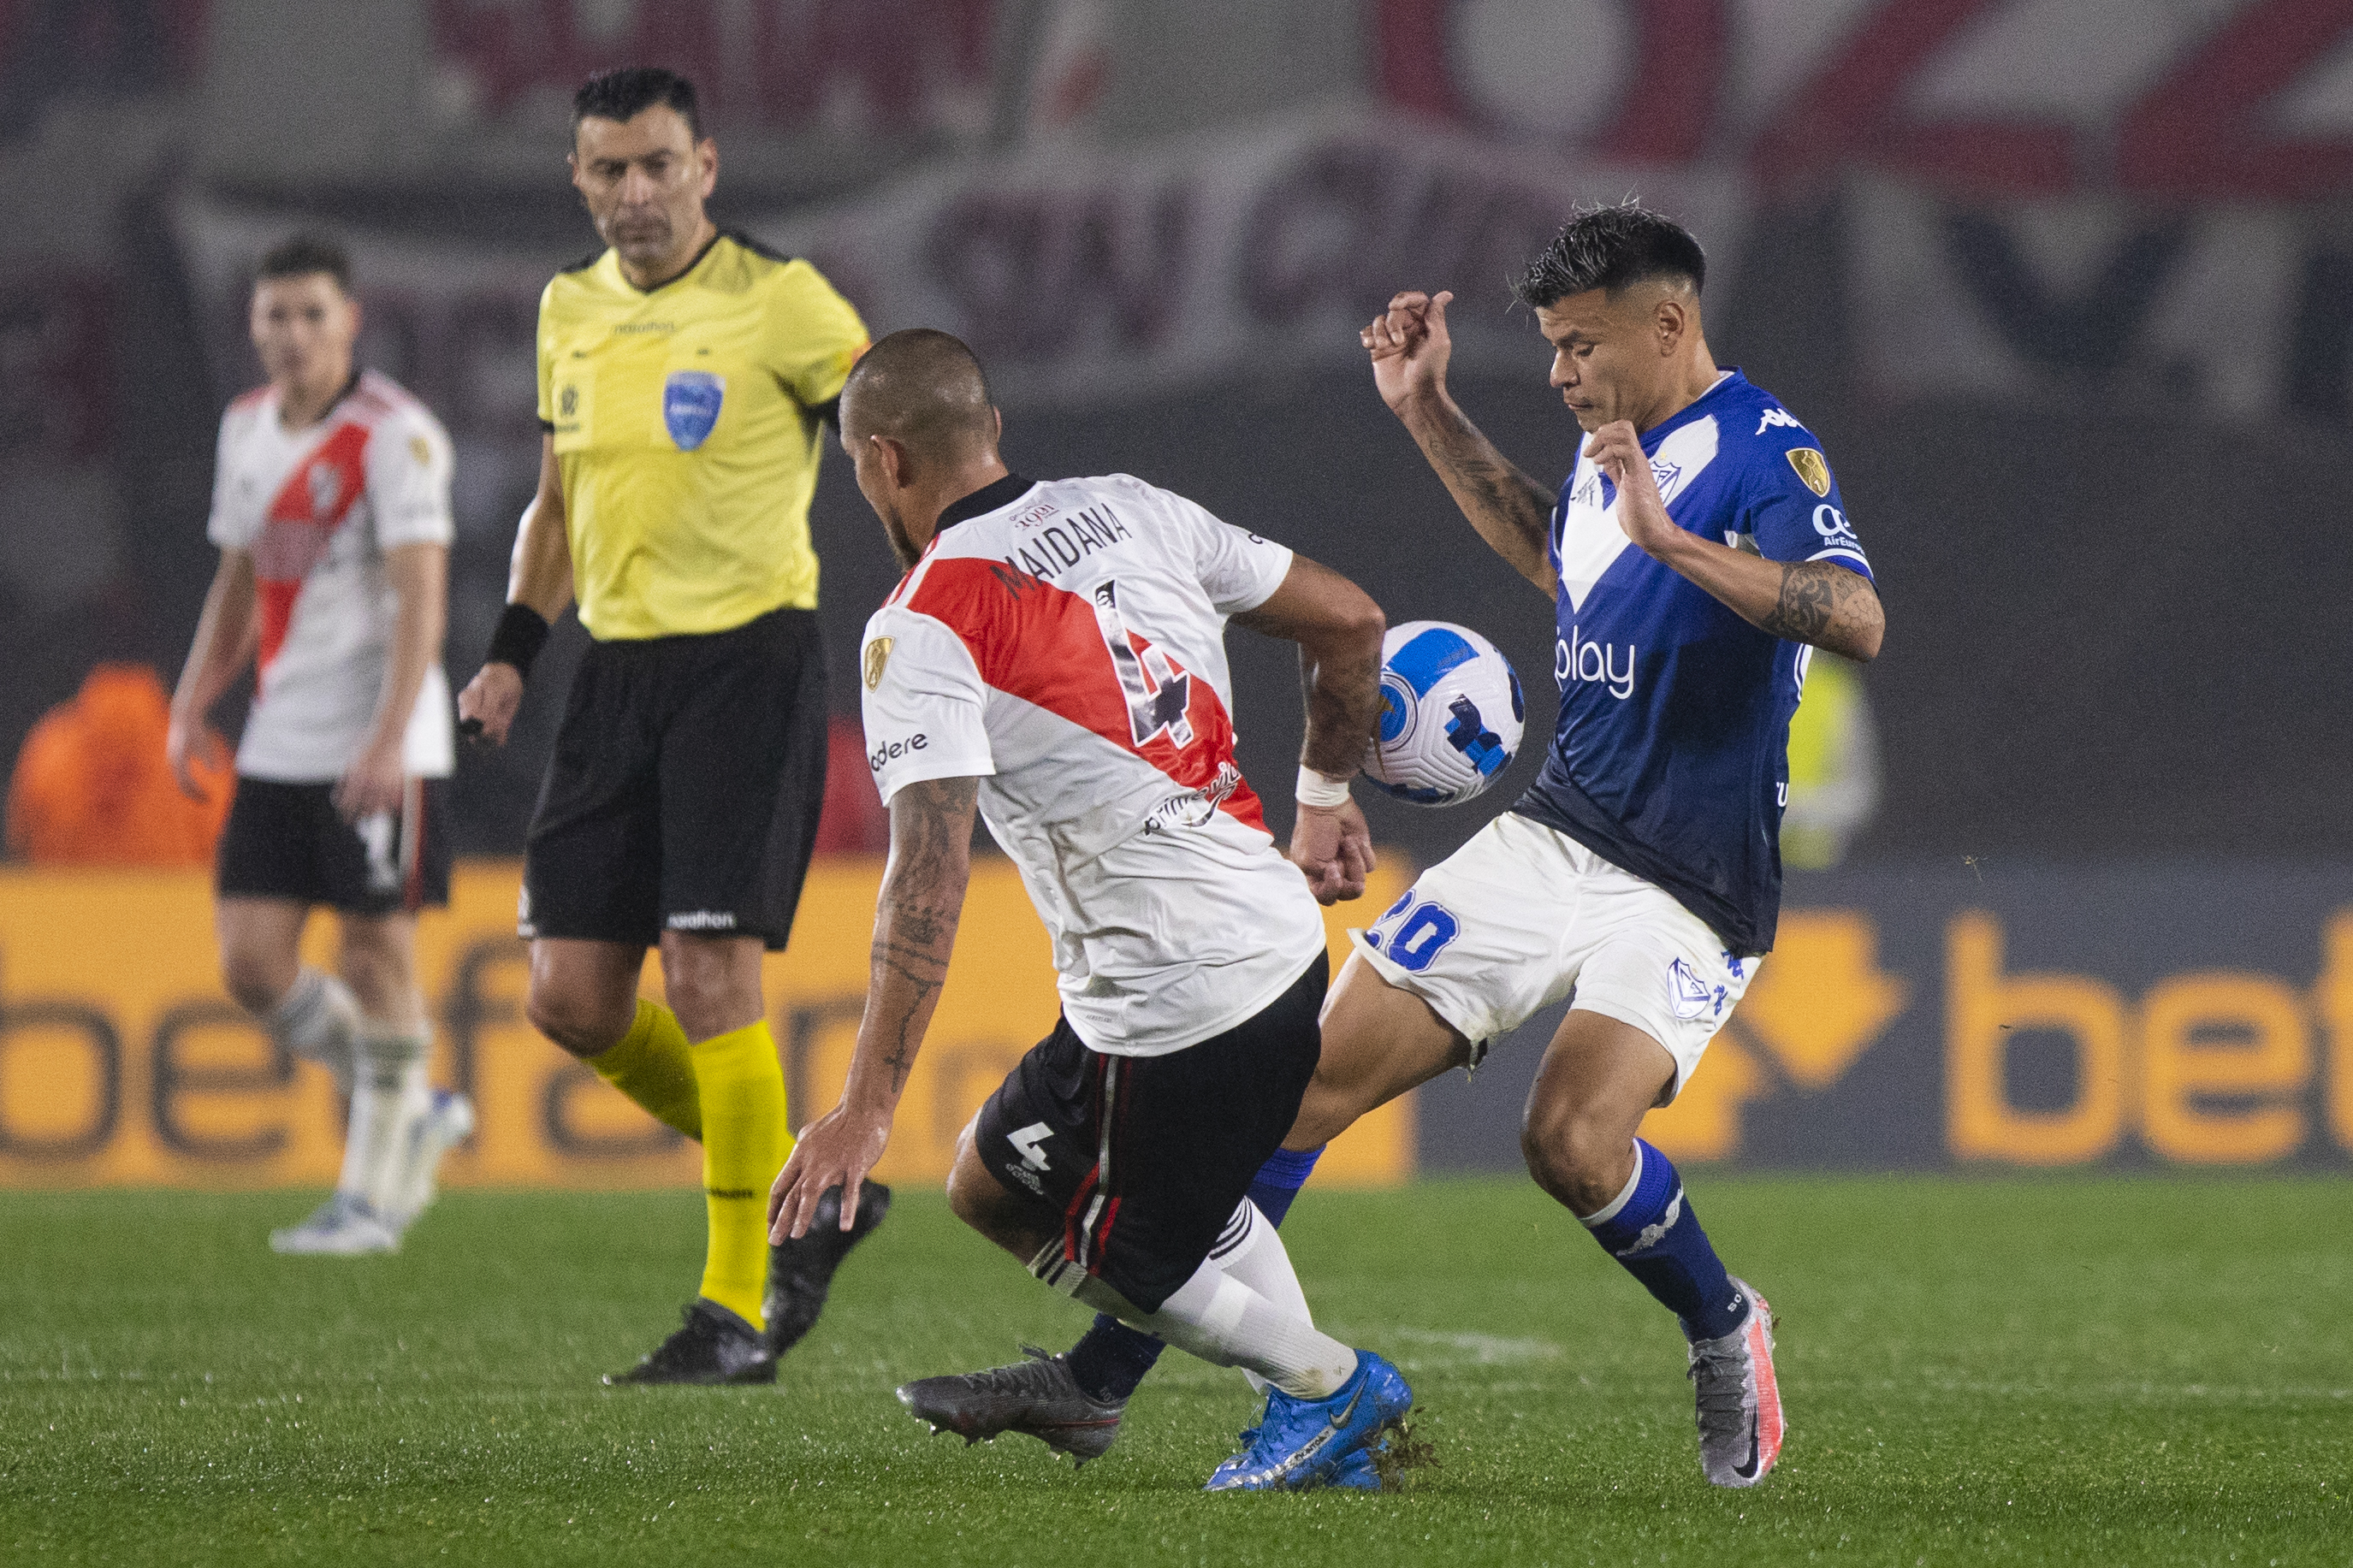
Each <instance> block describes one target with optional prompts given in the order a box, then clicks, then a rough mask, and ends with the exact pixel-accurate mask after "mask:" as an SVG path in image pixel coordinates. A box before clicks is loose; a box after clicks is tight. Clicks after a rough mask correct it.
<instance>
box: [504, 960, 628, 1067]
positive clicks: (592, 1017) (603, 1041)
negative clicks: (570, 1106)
mask: <svg viewBox="0 0 2353 1568" xmlns="http://www.w3.org/2000/svg"><path fill="white" fill-rule="evenodd" d="M522 1010H523V1016H525V1017H526V1018H529V1019H530V1020H531V1026H532V1027H533V1028H534V1029H537V1030H538V1031H539V1032H540V1033H541V1034H543V1035H545V1036H546V1037H548V1038H549V1039H551V1040H554V1042H555V1043H556V1044H557V1045H559V1046H561V1047H564V1048H565V1050H567V1051H569V1052H571V1053H572V1054H573V1055H574V1056H575V1057H593V1056H596V1055H599V1054H600V1053H602V1052H605V1051H607V1050H610V1049H611V1048H612V1047H614V1046H615V1045H617V1044H618V1043H619V1041H620V1038H621V1037H622V1036H624V1035H626V1034H628V1032H629V1025H630V1024H631V1022H633V1021H634V1020H635V1017H636V1007H635V1005H634V1004H633V1005H632V1006H631V1008H630V1015H629V1016H628V1017H626V1018H621V1017H617V1016H616V1015H615V1014H614V1013H613V1011H612V1009H611V1008H609V1007H608V1006H607V1005H606V1004H605V1000H604V998H602V997H598V996H586V995H583V994H580V993H579V992H577V991H575V990H570V989H567V988H565V987H563V986H560V985H554V984H545V983H543V981H542V980H541V979H540V977H539V976H538V975H536V974H534V975H533V976H532V984H531V990H530V992H529V993H528V994H526V995H525V996H524V997H523V1005H522Z"/></svg>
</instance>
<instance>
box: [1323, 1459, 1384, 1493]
mask: <svg viewBox="0 0 2353 1568" xmlns="http://www.w3.org/2000/svg"><path fill="white" fill-rule="evenodd" d="M1324 1485H1326V1486H1331V1487H1338V1488H1341V1489H1344V1490H1346V1491H1357V1492H1377V1491H1378V1490H1380V1489H1381V1472H1380V1471H1379V1469H1378V1468H1376V1467H1375V1466H1374V1464H1373V1451H1372V1450H1371V1449H1370V1448H1358V1449H1357V1450H1356V1452H1354V1453H1352V1454H1350V1455H1349V1456H1348V1457H1347V1458H1345V1459H1343V1460H1341V1461H1340V1468H1338V1469H1336V1470H1335V1471H1333V1472H1332V1479H1330V1480H1328V1481H1326V1482H1324Z"/></svg>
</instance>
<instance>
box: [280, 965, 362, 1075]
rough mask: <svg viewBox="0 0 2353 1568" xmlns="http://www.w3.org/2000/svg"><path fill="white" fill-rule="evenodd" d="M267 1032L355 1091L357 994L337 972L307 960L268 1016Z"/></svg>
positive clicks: (357, 1031)
mask: <svg viewBox="0 0 2353 1568" xmlns="http://www.w3.org/2000/svg"><path fill="white" fill-rule="evenodd" d="M268 1024H269V1037H270V1038H271V1039H273V1040H276V1041H277V1042H278V1043H279V1044H280V1045H281V1046H284V1047H286V1048H287V1049H288V1050H290V1051H291V1052H293V1053H294V1054H295V1055H296V1056H298V1057H301V1058H302V1059H304V1060H305V1061H313V1062H317V1063H319V1064H320V1065H321V1066H322V1067H324V1068H326V1069H327V1070H328V1071H329V1072H331V1073H333V1074H334V1075H335V1087H336V1088H337V1089H341V1090H343V1092H344V1093H345V1094H349V1093H350V1092H351V1091H352V1052H353V1041H354V1040H355V1039H356V1038H357V1037H358V1035H359V1028H360V1004H359V998H357V997H356V996H353V994H352V990H351V987H350V986H348V985H345V984H343V982H342V981H340V980H338V979H336V978H335V977H334V976H333V975H332V974H328V973H323V972H322V971H320V970H316V969H312V968H311V966H310V965H308V964H304V965H303V966H302V968H301V969H300V970H299V971H297V972H296V973H295V975H294V984H291V985H290V986H288V987H287V988H286V994H285V995H284V996H283V997H282V998H280V1001H279V1004H278V1008H277V1011H275V1012H273V1013H271V1014H270V1015H269V1019H268Z"/></svg>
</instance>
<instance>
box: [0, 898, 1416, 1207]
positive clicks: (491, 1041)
mask: <svg viewBox="0 0 2353 1568" xmlns="http://www.w3.org/2000/svg"><path fill="white" fill-rule="evenodd" d="M881 870H882V863H881V859H880V858H870V857H863V856H860V857H839V858H820V859H819V860H818V863H817V864H816V865H815V866H814V867H813V868H811V870H810V873H809V879H808V884H807V889H806V890H805V892H804V893H803V895H802V898H801V906H800V915H799V919H798V921H797V923H796V925H795V927H794V931H793V938H792V948H791V952H789V953H786V954H773V953H772V954H770V955H769V957H768V960H767V969H766V973H765V988H766V995H767V999H768V1003H769V1022H770V1026H771V1028H772V1029H773V1030H774V1031H775V1034H776V1046H777V1051H778V1054H779V1056H780V1057H781V1058H783V1065H784V1068H785V1085H786V1103H787V1107H788V1110H787V1114H788V1116H789V1117H790V1119H791V1121H792V1123H793V1125H794V1126H796V1127H797V1126H799V1125H800V1124H801V1123H802V1122H804V1121H808V1120H810V1119H811V1118H812V1117H814V1116H817V1115H819V1114H822V1113H823V1112H824V1111H825V1110H828V1109H829V1108H830V1107H831V1106H832V1105H833V1104H834V1103H835V1101H836V1100H838V1099H839V1097H840V1092H841V1085H842V1081H843V1079H845V1078H846V1077H847V1075H848V1072H849V1056H850V1050H851V1047H852V1046H853V1044H854V1043H855V1039H856V1036H857V1030H858V1017H859V1012H860V1007H861V1005H863V1001H864V997H865V990H866V976H867V963H868V944H869V942H870V940H871V937H872V934H873V929H874V904H875V898H876V894H877V891H878V889H879V888H880V886H881ZM520 878H521V868H520V867H519V866H518V865H517V864H515V863H514V862H511V861H477V862H471V863H466V864H461V865H460V866H459V868H458V870H457V872H456V875H455V877H454V879H453V884H452V887H451V889H450V904H449V908H448V910H446V911H435V912H429V913H428V914H427V915H426V916H425V917H424V919H423V921H421V922H420V928H419V931H418V939H417V952H418V969H419V972H420V976H421V979H422V981H423V984H424V987H425V993H426V997H427V1005H428V1007H429V1008H430V1010H431V1013H432V1015H433V1018H434V1023H435V1043H434V1058H433V1076H434V1079H435V1081H436V1082H437V1083H440V1084H444V1085H448V1086H453V1087H456V1088H459V1089H465V1090H466V1091H467V1092H469V1093H470V1094H471V1095H472V1096H473V1097H474V1102H475V1107H476V1110H477V1115H478V1126H477V1129H476V1131H475V1134H474V1137H473V1138H472V1139H471V1140H470V1142H468V1143H467V1144H466V1145H465V1146H463V1147H462V1148H460V1149H459V1150H458V1151H456V1152H453V1153H452V1154H451V1156H450V1158H449V1160H448V1163H447V1164H446V1165H445V1166H444V1173H445V1175H444V1179H445V1181H446V1183H448V1184H450V1185H456V1186H466V1185H499V1186H570V1187H617V1186H662V1185H672V1184H675V1185H683V1186H691V1185H693V1184H696V1183H698V1182H699V1181H700V1180H701V1179H702V1159H701V1154H700V1152H699V1151H698V1150H697V1149H696V1148H695V1146H694V1145H693V1144H691V1143H690V1142H687V1141H686V1140H685V1139H684V1138H682V1137H681V1136H680V1135H679V1134H677V1133H676V1132H673V1131H670V1129H668V1128H666V1127H663V1126H661V1125H659V1123H657V1122H655V1121H653V1120H652V1119H651V1118H650V1117H649V1116H647V1115H646V1114H645V1113H644V1112H643V1111H641V1110H638V1108H637V1107H635V1106H633V1105H631V1104H629V1103H628V1101H627V1100H624V1099H623V1098H622V1097H621V1096H620V1094H619V1093H618V1092H617V1091H616V1090H614V1089H611V1088H609V1087H607V1085H606V1084H605V1083H604V1082H603V1081H602V1080H601V1079H598V1078H597V1077H596V1074H595V1073H593V1072H591V1071H590V1070H589V1069H588V1068H586V1066H584V1065H582V1064H581V1063H579V1062H577V1061H575V1060H574V1059H573V1058H570V1057H568V1056H566V1055H565V1053H564V1052H562V1051H561V1050H559V1049H557V1048H556V1047H554V1045H552V1044H550V1043H549V1042H548V1041H547V1040H545V1039H544V1038H543V1037H541V1036H540V1035H539V1033H538V1032H537V1031H536V1030H534V1029H533V1028H532V1027H531V1026H530V1024H529V1023H527V1022H526V1021H525V1020H524V1018H523V1013H522V999H523V989H524V984H525V981H526V978H527V973H526V960H525V951H526V950H525V948H524V944H523V943H522V942H520V941H518V940H517V939H516V937H515V933H514V916H515V899H516V893H517V890H518V888H519V886H520ZM1403 887H1404V882H1403V879H1402V878H1401V876H1400V874H1399V873H1398V872H1397V871H1394V870H1390V869H1388V868H1384V869H1383V870H1382V871H1381V872H1380V873H1378V874H1377V879H1376V886H1375V887H1374V889H1373V890H1372V894H1371V896H1373V897H1376V898H1378V899H1380V900H1382V902H1386V901H1387V900H1388V899H1391V898H1394V897H1396V895H1397V894H1398V892H1399V891H1401V890H1402V889H1403ZM1359 907H1361V906H1359ZM1376 907H1377V906H1376ZM1327 923H1328V925H1329V928H1330V930H1331V932H1332V935H1333V941H1334V949H1333V951H1334V952H1335V956H1336V955H1337V954H1338V953H1339V952H1341V951H1342V949H1341V946H1340V944H1341V943H1343V942H1345V936H1344V935H1342V934H1341V932H1342V918H1341V917H1340V916H1338V915H1336V914H1335V916H1334V917H1332V919H1331V920H1330V921H1328V922H1327ZM332 936H333V922H332V921H327V920H316V921H312V922H311V930H310V931H309V932H308V933H307V941H306V942H305V948H304V952H305V956H306V958H307V959H308V960H309V962H311V963H316V964H321V965H322V966H323V965H330V964H332V962H333V942H332ZM646 988H647V993H648V994H650V995H655V996H659V994H660V972H659V964H656V963H649V964H648V965H647V969H646ZM1055 1013H1056V1002H1055V995H1054V974H1053V969H1052V965H1051V962H1050V957H1049V952H1048V946H1047V942H1046V935H1045V931H1044V929H1043V928H1042V927H1041V926H1040V925H1039V923H1038V917H1037V916H1036V914H1035V913H1034V912H1032V910H1031V909H1030V906H1029V898H1028V896H1027V895H1026V894H1025V893H1024V892H1023V891H1022V889H1021V885H1020V879H1019V878H1018V875H1017V873H1016V872H1015V870H1014V868H1013V867H1012V864H1011V863H1010V862H1009V861H1006V860H1004V859H1001V858H996V857H989V858H985V859H983V860H981V861H979V862H978V863H976V865H975V866H974V868H973V879H972V889H971V893H970V895H969V897H968V898H967V900H966V902H965V910H964V920H963V922H962V925H961V927H960V928H959V930H958V931H957V936H956V948H955V960H954V963H953V964H952V966H951V968H950V970H949V976H948V983H947V987H946V990H945V992H944V994H943V996H942V998H941V1002H940V1006H939V1012H938V1014H937V1016H935V1018H934V1022H933V1025H932V1028H931V1034H930V1037H929V1039H928V1042H927V1043H926V1045H925V1047H924V1049H923V1055H922V1057H921V1058H919V1059H918V1061H917V1064H916V1068H915V1071H914V1072H913V1075H911V1077H910V1078H909V1079H908V1083H907V1089H906V1093H905V1096H904V1098H903V1099H902V1100H901V1101H900V1106H899V1114H898V1121H897V1125H896V1130H895V1131H894V1132H893V1134H892V1141H891V1146H890V1149H889V1151H888V1152H887V1153H886V1154H885V1155H884V1156H883V1159H882V1163H881V1164H880V1165H879V1166H877V1167H876V1172H875V1173H876V1175H877V1176H878V1177H880V1178H881V1180H884V1181H889V1182H908V1183H915V1184H938V1183H940V1182H942V1181H944V1179H945V1178H946V1175H947V1171H948V1166H949V1163H950V1162H951V1160H952V1158H953V1156H954V1153H955V1139H956V1134H957V1133H958V1132H959V1131H962V1129H963V1127H964V1124H965V1121H968V1120H970V1118H971V1116H972V1113H973V1112H974V1111H975V1110H977V1109H979V1106H980V1102H981V1101H982V1100H984V1099H986V1098H987V1095H988V1094H989V1093H990V1091H991V1090H993V1089H996V1087H997V1084H998V1083H999V1082H1001V1081H1002V1080H1003V1079H1004V1077H1005V1075H1006V1073H1007V1072H1008V1070H1010V1069H1011V1068H1012V1066H1013V1064H1014V1063H1015V1061H1017V1060H1018V1058H1020V1056H1021V1053H1022V1052H1023V1051H1025V1050H1027V1049H1028V1048H1029V1047H1030V1046H1031V1045H1033V1044H1035V1043H1036V1042H1037V1041H1038V1040H1039V1038H1040V1037H1043V1036H1044V1035H1045V1034H1046V1033H1047V1031H1048V1030H1049V1029H1050V1028H1051V1027H1052V1026H1053V1023H1054V1016H1055ZM341 1114H342V1112H341V1108H340V1107H339V1105H338V1103H337V1097H336V1093H335V1089H334V1084H333V1081H332V1079H330V1078H329V1076H328V1075H327V1073H326V1071H325V1069H323V1068H319V1067H316V1066H313V1065H311V1064H308V1063H301V1062H297V1061H294V1060H291V1059H290V1058H287V1057H285V1056H283V1055H281V1054H279V1053H278V1052H276V1051H275V1050H274V1049H273V1047H272V1046H271V1044H270V1042H269V1037H267V1036H266V1035H264V1034H263V1033H262V1032H261V1031H260V1030H259V1028H257V1027H256V1026H254V1025H253V1023H252V1022H250V1021H249V1020H248V1018H247V1017H246V1016H244V1015H243V1014H242V1013H241V1012H239V1011H238V1010H237V1007H236V1006H234V1005H232V1004H231V1003H230V1002H229V1001H228V999H227V996H226V995H225V994H224V993H223V992H222V990H221V986H220V982H219V979H218V975H217V971H216V961H215V956H214V947H213V933H212V903H211V888H210V879H208V878H207V877H206V876H205V875H204V874H203V873H201V872H185V873H160V872H149V873H109V874H90V873H82V874H61V873H55V872H51V873H41V872H32V871H8V872H0V1186H83V1185H114V1186H121V1185H164V1186H207V1187H209V1186H237V1187H258V1186H275V1185H301V1186H315V1187H322V1186H327V1185H330V1184H332V1183H333V1181H334V1178H335V1172H336V1169H337V1167H338V1165H339V1163H340V1161H341V1152H342V1146H343V1134H342V1128H341V1125H340V1117H341ZM1412 1139H1413V1122H1412V1108H1411V1106H1410V1105H1407V1104H1400V1105H1398V1106H1396V1107H1395V1108H1393V1109H1392V1110H1388V1111H1387V1112H1385V1113H1383V1114H1381V1115H1379V1116H1377V1117H1375V1118H1373V1119H1371V1120H1369V1121H1366V1123H1364V1124H1362V1125H1360V1126H1359V1127H1358V1128H1357V1129H1356V1130H1355V1131H1352V1132H1351V1133H1350V1134H1349V1136H1348V1137H1347V1138H1345V1139H1344V1140H1342V1141H1341V1142H1340V1143H1339V1144H1338V1145H1336V1146H1335V1148H1334V1151H1333V1152H1332V1154H1331V1155H1330V1156H1329V1157H1328V1158H1327V1159H1326V1160H1325V1161H1324V1167H1323V1173H1322V1175H1321V1177H1320V1179H1322V1180H1324V1181H1327V1182H1332V1183H1335V1184H1382V1183H1390V1182H1397V1181H1401V1180H1403V1179H1404V1178H1405V1177H1406V1176H1407V1175H1408V1174H1409V1173H1410V1172H1411V1170H1412V1168H1413V1145H1412Z"/></svg>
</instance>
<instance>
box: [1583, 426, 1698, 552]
mask: <svg viewBox="0 0 2353 1568" xmlns="http://www.w3.org/2000/svg"><path fill="white" fill-rule="evenodd" d="M1585 455H1586V456H1587V457H1588V458H1592V459H1593V466H1594V467H1595V468H1599V469H1600V470H1601V477H1602V478H1604V479H1608V480H1609V482H1610V483H1611V484H1613V485H1615V486H1617V487H1618V526H1619V527H1620V528H1621V529H1623V530H1624V531H1625V533H1626V537H1627V538H1628V539H1630V540H1632V541H1633V542H1634V545H1635V547H1636V548H1637V549H1639V550H1641V552H1643V553H1644V554H1646V555H1651V556H1656V555H1659V554H1660V553H1661V552H1662V551H1663V550H1665V549H1666V548H1667V546H1668V545H1669V544H1670V543H1671V542H1672V540H1673V536H1675V535H1677V534H1680V533H1681V532H1682V530H1681V529H1679V528H1677V527H1676V526H1675V524H1674V521H1673V520H1672V519H1671V518H1670V517H1668V516H1667V503H1666V502H1665V501H1663V500H1661V499H1659V481H1658V479H1657V478H1656V477H1655V476H1654V475H1652V474H1651V457H1650V454H1649V453H1647V452H1645V451H1643V450H1642V437H1641V436H1640V435H1639V434H1638V433H1637V432H1636V431H1635V429H1634V426H1633V425H1632V423H1631V422H1630V421H1628V420H1624V419H1617V420H1612V421H1611V422H1610V423H1609V424H1607V425H1604V426H1602V427H1601V428H1600V429H1599V430H1596V431H1595V432H1594V433H1593V438H1592V439H1591V440H1589V441H1588V442H1586V444H1585Z"/></svg>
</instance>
